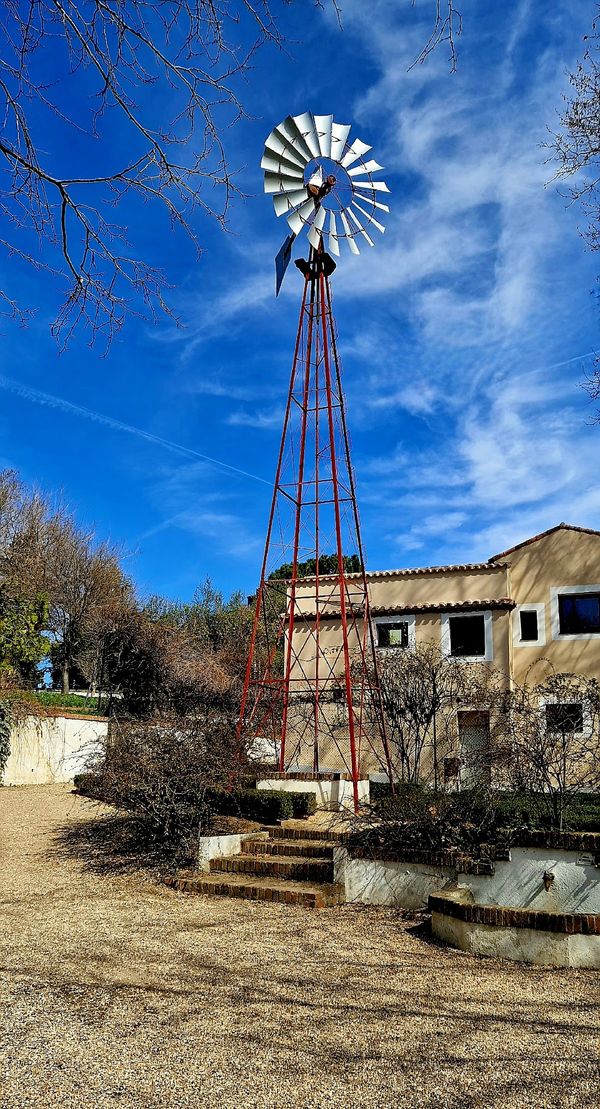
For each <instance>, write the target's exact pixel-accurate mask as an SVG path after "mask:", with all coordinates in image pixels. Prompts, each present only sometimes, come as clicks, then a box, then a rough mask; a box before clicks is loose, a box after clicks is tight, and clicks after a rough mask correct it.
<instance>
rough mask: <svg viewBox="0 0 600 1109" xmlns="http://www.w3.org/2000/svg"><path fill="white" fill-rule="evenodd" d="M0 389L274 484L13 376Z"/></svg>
mask: <svg viewBox="0 0 600 1109" xmlns="http://www.w3.org/2000/svg"><path fill="white" fill-rule="evenodd" d="M0 389H5V390H7V391H8V392H9V393H13V394H14V395H15V396H18V397H21V398H22V399H23V400H27V401H31V402H33V403H34V404H41V405H44V406H45V407H47V408H55V409H59V410H60V411H61V412H65V413H66V414H67V415H69V416H76V417H77V418H79V419H84V420H91V421H92V422H93V423H96V424H102V425H103V426H104V427H108V428H110V429H111V430H112V431H122V432H125V434H127V435H134V436H135V437H136V438H138V439H143V440H145V441H146V442H147V443H153V444H155V445H156V446H159V447H163V448H164V449H165V450H168V451H171V452H172V453H174V454H179V455H182V456H183V457H188V458H198V459H201V460H202V461H203V462H208V463H209V464H210V465H211V466H216V467H217V468H218V469H219V470H224V471H225V472H228V473H231V474H237V475H238V476H240V477H246V478H251V479H252V480H253V481H260V482H262V484H264V485H270V484H271V482H269V481H267V479H266V478H263V477H260V476H259V475H258V474H251V473H249V472H248V471H247V470H241V469H239V468H238V467H237V466H231V465H230V464H229V463H228V462H223V461H222V460H221V459H219V458H212V457H211V455H208V454H203V453H202V452H201V451H197V450H194V449H193V447H186V446H184V445H183V444H182V443H175V442H173V441H172V440H171V439H164V438H163V437H162V436H160V435H154V434H153V432H151V431H146V430H145V429H144V428H141V427H136V426H135V425H134V424H126V423H124V422H123V421H122V420H116V419H114V418H113V417H112V416H107V415H106V414H105V413H103V412H96V411H95V410H94V409H91V408H85V407H84V406H83V405H80V404H73V403H72V402H71V401H68V400H65V399H64V397H57V396H55V395H54V394H52V393H44V392H42V390H40V389H32V388H31V387H30V386H29V385H24V384H23V383H22V382H20V381H16V380H15V379H14V378H10V377H5V376H4V375H0Z"/></svg>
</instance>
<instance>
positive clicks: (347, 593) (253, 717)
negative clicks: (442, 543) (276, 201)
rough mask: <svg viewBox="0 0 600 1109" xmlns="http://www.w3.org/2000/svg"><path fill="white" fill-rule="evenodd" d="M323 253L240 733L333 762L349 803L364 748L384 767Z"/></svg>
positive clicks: (305, 758) (302, 329) (311, 291)
mask: <svg viewBox="0 0 600 1109" xmlns="http://www.w3.org/2000/svg"><path fill="white" fill-rule="evenodd" d="M324 257H326V256H324V255H323V253H322V251H315V250H311V256H310V260H309V264H308V266H307V267H306V275H305V282H304V291H303V296H302V304H301V308H300V319H299V323H298V331H297V335H296V343H295V347H294V357H293V361H292V370H291V376H290V386H289V391H288V398H287V405H286V411H285V417H284V422H283V430H282V436H281V443H280V447H279V455H278V460H277V468H276V474H275V483H274V488H273V498H272V502H271V508H270V513H269V522H268V526H267V536H266V542H265V550H264V556H263V561H262V568H261V577H260V584H259V587H258V592H257V595H256V602H255V609H254V620H253V625H252V633H251V638H250V647H249V652H248V661H247V666H246V673H245V679H244V686H243V692H242V700H241V706H240V720H239V725H238V739H239V742H240V743H241V742H242V739H243V738H244V737H245V736H246V735H250V736H252V735H253V736H255V737H258V736H260V737H262V738H266V737H267V735H268V737H269V738H270V739H271V740H273V741H275V742H277V743H278V744H279V769H280V772H281V773H284V772H286V771H290V770H291V771H292V772H293V770H294V769H296V770H297V771H299V770H303V771H304V770H307V769H310V768H312V771H313V772H314V773H319V770H323V769H324V768H325V767H328V768H329V770H335V769H337V770H339V771H341V772H342V773H343V774H344V775H345V776H346V777H347V778H348V779H350V780H351V781H352V788H353V798H354V807H355V809H357V808H358V803H359V790H358V782H359V780H360V774H361V769H362V767H363V763H364V759H365V756H368V757H371V758H372V760H373V764H374V765H375V766H382V767H383V766H384V765H385V768H386V769H387V771H388V774H389V776H390V780H391V777H392V775H391V763H390V758H389V750H388V743H387V737H386V732H385V722H384V716H383V706H382V700H381V691H380V688H379V678H378V672H377V659H376V653H375V644H374V639H373V630H372V627H371V621H370V611H369V596H368V585H367V579H366V572H365V565H364V555H363V547H362V540H361V535H360V523H359V517H358V509H357V504H356V488H355V482H354V475H353V472H352V466H351V459H350V445H349V439H348V431H347V425H346V415H345V407H344V399H343V393H342V383H341V370H340V364H339V358H338V352H337V344H336V336H335V325H334V319H333V311H332V303H331V291H330V287H329V281H328V277H327V275H326V270H325V267H324V265H323V259H324ZM350 559H352V564H350ZM282 567H283V569H282ZM338 626H339V633H338ZM367 718H368V719H367ZM367 747H368V748H369V752H370V754H369V752H367V751H366V748H367Z"/></svg>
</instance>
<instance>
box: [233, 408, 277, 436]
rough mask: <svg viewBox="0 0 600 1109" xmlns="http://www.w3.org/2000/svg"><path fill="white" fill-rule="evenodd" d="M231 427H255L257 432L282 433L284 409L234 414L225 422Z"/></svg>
mask: <svg viewBox="0 0 600 1109" xmlns="http://www.w3.org/2000/svg"><path fill="white" fill-rule="evenodd" d="M225 423H226V424H229V425H230V426H231V427H253V428H256V430H257V431H280V430H281V426H282V423H283V409H282V408H279V407H277V408H272V409H257V410H256V411H249V410H242V409H241V410H239V411H236V412H232V413H231V414H230V415H229V416H227V418H226V420H225Z"/></svg>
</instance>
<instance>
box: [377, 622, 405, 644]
mask: <svg viewBox="0 0 600 1109" xmlns="http://www.w3.org/2000/svg"><path fill="white" fill-rule="evenodd" d="M377 646H378V647H408V623H407V622H406V620H399V621H398V623H397V624H378V625H377Z"/></svg>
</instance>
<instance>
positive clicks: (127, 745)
mask: <svg viewBox="0 0 600 1109" xmlns="http://www.w3.org/2000/svg"><path fill="white" fill-rule="evenodd" d="M89 769H90V773H89V774H88V775H86V780H85V782H82V783H81V788H82V792H86V793H87V794H88V796H90V795H91V796H94V797H96V798H97V799H98V800H102V801H105V802H106V803H107V804H110V805H113V806H114V807H115V808H116V809H117V810H119V811H121V812H125V813H128V814H129V815H130V816H131V817H132V818H133V819H134V820H135V822H136V823H137V824H138V826H139V828H140V831H141V833H143V835H144V837H145V838H146V841H147V843H148V845H152V844H155V843H157V842H158V843H164V844H168V845H169V846H171V847H172V848H173V849H175V850H179V849H181V850H185V848H186V846H187V843H188V841H189V840H190V838H192V837H195V836H196V835H197V834H198V831H201V830H202V829H204V828H206V826H207V825H208V823H209V821H210V817H211V813H212V811H213V808H214V800H212V799H211V795H212V794H214V793H215V791H217V792H218V791H222V790H225V789H231V788H232V787H233V786H234V785H235V784H236V782H237V781H238V780H239V778H240V775H241V770H242V763H241V760H240V758H239V757H238V750H237V744H236V739H235V721H234V720H233V719H232V717H231V716H230V715H229V714H227V713H223V712H218V711H216V710H215V709H213V708H210V707H208V706H206V707H205V709H204V711H203V712H197V713H196V714H195V715H194V716H193V717H187V718H185V719H181V717H173V716H165V717H162V718H158V719H154V720H151V721H149V720H129V721H113V723H112V724H111V728H110V733H109V737H108V739H107V740H106V744H105V748H104V750H103V751H102V753H101V755H100V757H96V759H95V760H94V762H93V763H92V764H91V765H90V768H89Z"/></svg>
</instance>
